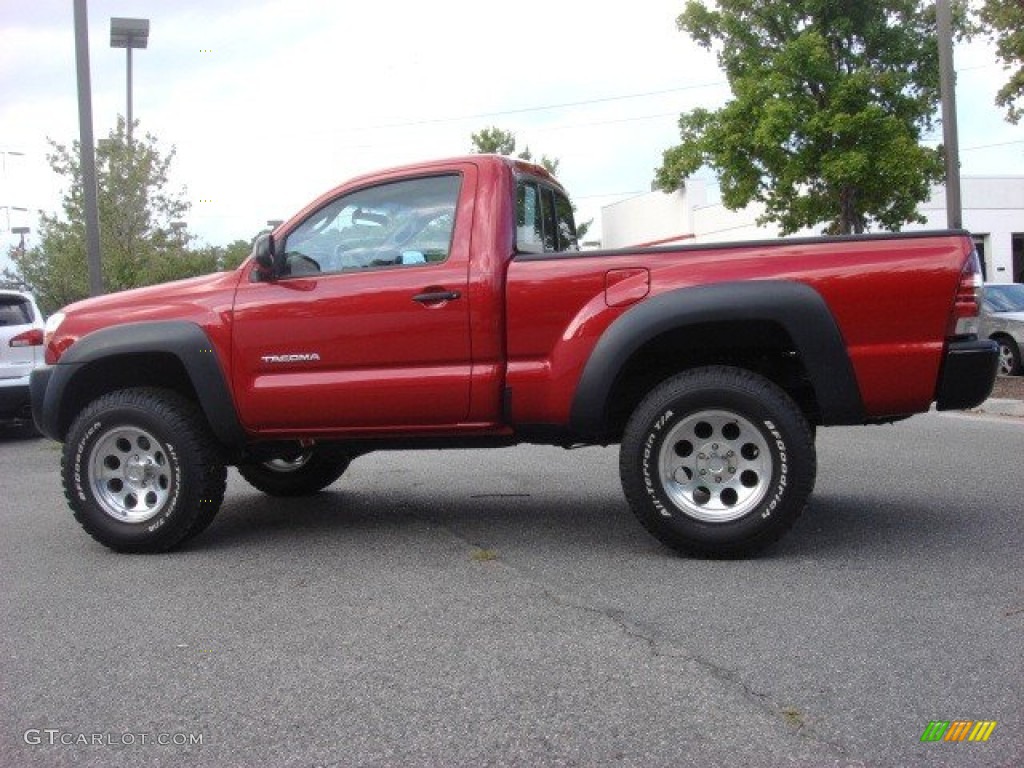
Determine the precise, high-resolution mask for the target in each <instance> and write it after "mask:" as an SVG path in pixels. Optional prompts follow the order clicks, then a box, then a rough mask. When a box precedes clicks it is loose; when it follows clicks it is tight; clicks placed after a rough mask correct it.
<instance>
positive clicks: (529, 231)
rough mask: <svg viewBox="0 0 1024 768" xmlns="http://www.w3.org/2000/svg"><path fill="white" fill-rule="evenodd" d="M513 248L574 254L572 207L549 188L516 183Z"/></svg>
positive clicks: (523, 250)
mask: <svg viewBox="0 0 1024 768" xmlns="http://www.w3.org/2000/svg"><path fill="white" fill-rule="evenodd" d="M516 249H517V250H518V251H519V252H520V253H553V252H556V251H578V250H579V245H578V243H577V241H576V225H575V223H574V222H573V213H572V204H571V203H570V202H569V201H568V199H566V197H565V195H563V194H562V193H561V192H558V191H556V190H555V189H554V188H553V187H548V186H545V185H543V184H538V183H537V182H534V181H520V182H519V184H518V185H517V189H516Z"/></svg>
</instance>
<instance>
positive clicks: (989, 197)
mask: <svg viewBox="0 0 1024 768" xmlns="http://www.w3.org/2000/svg"><path fill="white" fill-rule="evenodd" d="M961 199H962V203H963V222H964V228H965V229H967V230H969V231H970V232H971V234H972V235H973V236H974V240H975V243H977V246H978V253H979V255H980V256H982V257H983V259H982V261H983V269H984V270H985V279H986V280H989V281H990V282H995V283H1007V282H1024V176H971V177H964V178H963V179H962V180H961ZM919 210H920V212H921V214H922V215H923V216H924V217H925V218H926V219H927V223H926V224H923V225H922V224H911V225H907V226H906V227H905V229H906V230H908V231H910V230H921V229H943V228H945V226H946V191H945V187H942V186H937V187H934V188H933V189H932V195H931V198H930V199H929V200H927V201H926V202H924V203H923V204H922V205H921V207H920V209H919ZM763 211H764V208H763V206H761V205H760V204H753V205H750V206H748V207H746V208H744V209H742V210H738V211H730V210H729V209H727V208H726V207H725V206H724V205H722V204H721V203H719V202H712V201H711V197H710V195H709V189H708V183H707V182H706V181H703V180H701V179H688V180H687V182H686V185H685V188H684V189H681V190H678V191H676V192H672V193H670V194H665V193H664V192H649V193H646V194H643V195H639V196H637V197H631V198H629V199H627V200H622V201H620V202H618V203H614V204H612V205H607V206H605V207H604V208H602V209H601V232H602V238H601V247H602V248H632V247H637V246H648V245H668V244H673V243H680V244H682V243H713V242H717V243H721V242H731V241H738V240H764V239H770V238H774V237H778V236H779V229H778V227H777V226H775V225H774V224H768V225H765V226H758V224H757V219H758V217H759V216H760V215H761V214H762V213H763ZM816 234H819V232H818V231H815V230H805V231H803V232H799V233H797V234H796V235H794V236H807V235H816Z"/></svg>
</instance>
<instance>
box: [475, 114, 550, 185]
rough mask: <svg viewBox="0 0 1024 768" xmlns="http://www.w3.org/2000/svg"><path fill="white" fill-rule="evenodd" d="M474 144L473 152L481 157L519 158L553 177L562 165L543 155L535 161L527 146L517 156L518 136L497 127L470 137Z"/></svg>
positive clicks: (485, 129)
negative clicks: (502, 156)
mask: <svg viewBox="0 0 1024 768" xmlns="http://www.w3.org/2000/svg"><path fill="white" fill-rule="evenodd" d="M470 139H471V140H472V142H473V151H474V152H475V153H477V154H480V155H507V156H509V157H513V156H514V157H518V158H519V159H520V160H525V161H526V162H528V163H532V162H536V163H537V164H538V165H539V166H540V167H541V168H543V169H544V170H545V171H547V172H548V173H550V174H551V175H552V176H557V175H558V166H559V164H560V163H561V161H560V160H558V159H556V158H551V157H548V156H547V155H541V157H540V160H537V161H534V159H533V153H532V152H531V151H530V147H529V146H527V147H526V149H524V150H523V151H522V152H520V153H519V154H518V155H517V154H516V135H515V134H514V133H512V131H504V130H502V129H501V128H498V127H496V126H491V127H490V128H484V129H483V130H482V131H479V132H477V133H474V134H473V135H472V136H470Z"/></svg>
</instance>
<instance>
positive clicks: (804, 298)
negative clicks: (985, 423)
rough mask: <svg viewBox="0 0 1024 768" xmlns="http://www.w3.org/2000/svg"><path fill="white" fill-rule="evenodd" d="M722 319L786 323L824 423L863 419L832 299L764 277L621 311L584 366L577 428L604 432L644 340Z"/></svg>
mask: <svg viewBox="0 0 1024 768" xmlns="http://www.w3.org/2000/svg"><path fill="white" fill-rule="evenodd" d="M716 322H748V323H764V322H771V323H776V324H778V325H779V326H781V327H782V328H783V329H784V330H785V331H786V333H788V334H789V337H790V338H791V339H792V341H793V344H794V345H795V347H796V351H797V353H798V354H799V355H800V359H801V362H802V363H803V365H804V367H805V368H806V370H807V374H808V376H809V378H810V381H811V385H812V386H813V388H814V393H815V396H816V398H817V400H818V404H819V406H820V408H821V417H822V423H823V424H860V423H863V421H864V405H863V402H862V400H861V397H860V390H859V388H858V386H857V379H856V376H855V373H854V370H853V365H852V363H851V362H850V358H849V355H848V354H847V352H846V345H845V343H844V341H843V336H842V333H841V332H840V330H839V326H838V325H837V324H836V321H835V318H834V317H833V316H832V313H831V312H830V311H829V308H828V305H827V304H826V303H825V300H824V299H823V298H822V297H821V295H820V294H818V292H817V291H815V290H814V289H813V288H811V287H810V286H807V285H804V284H803V283H796V282H790V281H785V280H764V281H761V280H758V281H745V282H733V283H719V284H716V285H708V286H696V287H692V288H680V289H677V290H674V291H669V292H667V293H663V294H660V295H658V296H656V297H654V298H651V299H648V300H647V301H644V302H642V303H641V304H638V305H637V306H635V307H633V308H632V309H630V310H629V311H627V312H626V313H624V314H623V315H621V316H620V317H618V318H617V319H616V320H615V321H614V322H613V323H612V324H611V325H610V326H609V327H608V329H607V330H606V331H605V332H604V334H603V335H602V336H601V338H600V339H599V340H598V342H597V344H596V345H595V347H594V350H593V352H592V353H591V355H590V358H589V359H588V360H587V363H586V365H585V366H584V368H583V373H582V375H581V377H580V382H579V386H578V387H577V390H576V394H575V396H574V398H573V402H572V408H571V411H570V427H571V429H572V431H573V432H574V433H575V434H577V435H582V436H585V437H598V436H601V435H603V434H604V432H605V429H606V418H607V411H608V408H607V406H608V400H609V397H610V395H611V391H612V387H613V386H614V384H615V381H616V378H617V377H618V374H619V372H620V371H621V370H622V369H623V367H624V366H625V365H626V364H627V363H628V361H629V359H630V358H631V357H632V356H633V355H634V354H635V353H636V352H637V351H638V350H639V349H640V348H641V347H643V346H644V344H646V343H647V342H649V341H651V340H652V339H655V338H657V337H658V336H661V335H662V334H664V333H669V332H671V331H675V330H681V329H684V328H686V327H688V326H694V325H698V324H707V323H716Z"/></svg>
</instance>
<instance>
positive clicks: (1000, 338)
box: [978, 283, 1024, 376]
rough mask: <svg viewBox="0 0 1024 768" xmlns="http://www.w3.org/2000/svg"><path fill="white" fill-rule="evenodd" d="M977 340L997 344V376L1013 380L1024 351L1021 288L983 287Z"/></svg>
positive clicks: (1016, 285) (1023, 370) (1023, 286)
mask: <svg viewBox="0 0 1024 768" xmlns="http://www.w3.org/2000/svg"><path fill="white" fill-rule="evenodd" d="M978 336H979V337H980V338H986V337H987V338H989V339H993V340H994V341H996V342H998V343H999V373H1000V374H1001V375H1002V376H1017V375H1020V374H1021V373H1024V368H1022V367H1021V357H1020V355H1021V350H1022V349H1024V284H1022V283H1004V284H996V283H992V284H989V285H986V286H985V298H984V300H983V301H982V303H981V327H980V331H979V334H978Z"/></svg>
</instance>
